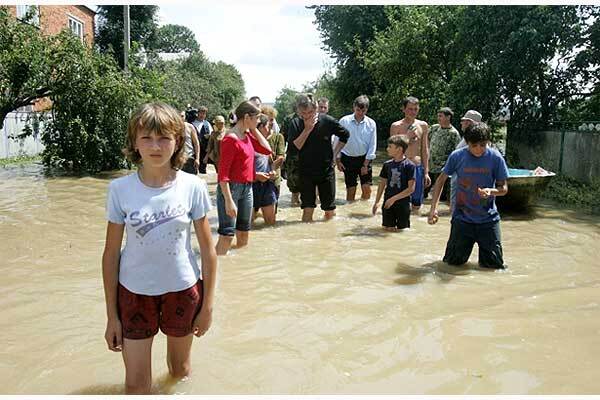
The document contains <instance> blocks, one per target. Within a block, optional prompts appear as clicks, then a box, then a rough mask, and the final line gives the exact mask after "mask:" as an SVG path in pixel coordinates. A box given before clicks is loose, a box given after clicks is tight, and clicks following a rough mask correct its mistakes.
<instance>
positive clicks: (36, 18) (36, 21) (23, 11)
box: [17, 4, 40, 26]
mask: <svg viewBox="0 0 600 400" xmlns="http://www.w3.org/2000/svg"><path fill="white" fill-rule="evenodd" d="M30 11H31V12H32V18H31V19H30V20H29V23H30V24H32V25H35V26H40V10H39V8H38V6H29V5H25V4H18V5H17V19H20V20H23V19H25V16H26V15H27V13H28V12H30Z"/></svg>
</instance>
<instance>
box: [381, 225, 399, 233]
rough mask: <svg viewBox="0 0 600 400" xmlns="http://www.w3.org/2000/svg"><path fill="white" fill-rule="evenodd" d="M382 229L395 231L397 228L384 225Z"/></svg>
mask: <svg viewBox="0 0 600 400" xmlns="http://www.w3.org/2000/svg"><path fill="white" fill-rule="evenodd" d="M383 229H385V230H386V231H388V232H396V231H397V230H398V229H397V228H396V227H395V226H384V227H383Z"/></svg>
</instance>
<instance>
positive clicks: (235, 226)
mask: <svg viewBox="0 0 600 400" xmlns="http://www.w3.org/2000/svg"><path fill="white" fill-rule="evenodd" d="M259 114H260V109H259V108H258V107H256V106H255V105H254V104H252V103H250V102H249V101H244V102H242V103H241V104H240V105H239V106H238V107H237V108H236V109H235V117H236V118H235V120H236V123H235V125H234V126H233V127H232V128H231V129H230V130H229V131H228V132H227V133H226V134H225V136H224V137H223V140H222V141H221V155H220V158H219V173H218V186H217V214H218V216H219V228H218V233H219V240H218V242H217V254H218V255H224V254H227V252H228V251H229V249H230V248H231V245H232V242H233V237H234V236H235V238H236V247H238V248H239V247H244V246H246V245H247V244H248V238H249V232H250V227H251V219H252V206H253V200H252V182H254V178H255V173H254V152H258V153H261V154H265V155H267V156H269V155H271V147H270V146H269V142H268V141H267V139H265V138H264V137H263V136H262V135H261V134H260V133H258V134H256V133H255V132H257V131H256V125H257V124H258V116H259Z"/></svg>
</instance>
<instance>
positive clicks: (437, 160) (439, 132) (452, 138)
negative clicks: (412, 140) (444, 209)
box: [425, 107, 460, 201]
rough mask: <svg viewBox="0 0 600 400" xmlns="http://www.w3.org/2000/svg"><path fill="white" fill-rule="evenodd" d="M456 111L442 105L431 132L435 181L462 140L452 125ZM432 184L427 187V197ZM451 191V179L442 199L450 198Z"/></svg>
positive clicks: (431, 161)
mask: <svg viewBox="0 0 600 400" xmlns="http://www.w3.org/2000/svg"><path fill="white" fill-rule="evenodd" d="M453 115H454V112H453V111H452V110H451V109H450V108H448V107H442V108H440V109H439V110H438V112H437V120H438V123H437V124H435V125H433V126H432V127H431V132H430V133H429V152H430V156H429V174H430V175H431V180H432V181H435V180H436V179H437V177H438V176H439V175H440V172H441V171H442V168H443V167H444V164H446V160H447V159H448V156H449V155H450V153H452V152H453V151H454V150H455V149H456V146H457V145H458V143H459V142H460V134H459V133H458V130H457V129H456V128H455V127H454V126H452V116H453ZM430 188H431V186H429V187H427V188H425V198H427V194H428V193H429V189H430ZM449 192H450V181H446V184H445V185H444V190H443V191H442V197H441V200H443V201H446V200H448V197H449Z"/></svg>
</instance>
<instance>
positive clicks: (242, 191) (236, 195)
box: [217, 182, 252, 236]
mask: <svg viewBox="0 0 600 400" xmlns="http://www.w3.org/2000/svg"><path fill="white" fill-rule="evenodd" d="M229 190H230V191H231V197H232V198H233V203H234V204H235V205H236V207H237V218H231V217H230V216H229V215H227V212H226V211H225V197H224V196H223V192H222V191H221V185H217V214H218V215H219V229H218V230H217V232H219V235H223V236H234V235H235V231H236V230H237V231H249V230H250V223H251V221H250V220H251V218H252V183H235V182H229Z"/></svg>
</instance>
